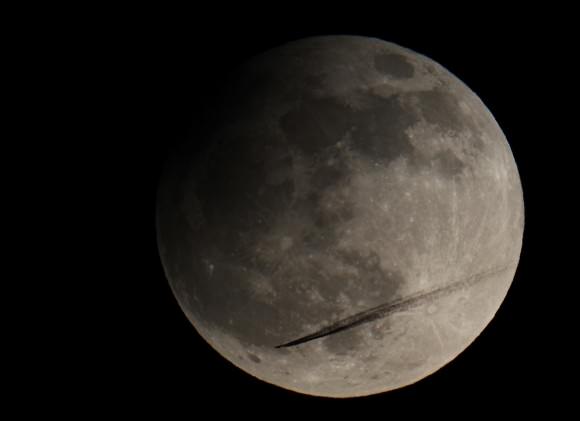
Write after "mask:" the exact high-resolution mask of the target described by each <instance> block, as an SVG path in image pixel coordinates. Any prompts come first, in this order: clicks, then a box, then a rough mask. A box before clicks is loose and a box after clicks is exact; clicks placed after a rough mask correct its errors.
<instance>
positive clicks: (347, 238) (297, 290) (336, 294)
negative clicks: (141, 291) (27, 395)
mask: <svg viewBox="0 0 580 421" xmlns="http://www.w3.org/2000/svg"><path fill="white" fill-rule="evenodd" d="M209 111H210V112H209V113H208V118H207V119H206V122H205V124H204V128H203V129H201V128H200V130H199V133H198V141H196V142H192V144H193V143H195V145H197V146H196V147H190V146H191V145H187V144H186V145H184V147H183V148H182V149H181V150H179V151H178V152H176V154H175V155H174V156H173V157H172V158H171V159H170V160H169V161H168V165H167V167H166V170H165V173H164V176H163V178H162V181H161V183H160V188H159V196H158V213H157V218H158V219H157V228H158V244H159V250H160V254H161V258H162V262H163V266H164V268H165V273H166V275H167V278H168V279H169V282H170V284H171V287H172V289H173V292H174V293H175V296H176V298H177V300H178V302H179V304H180V305H181V307H182V309H183V311H184V312H185V313H186V315H187V317H188V318H189V320H190V321H191V323H192V324H193V325H194V326H195V328H196V329H197V330H198V332H199V333H200V334H201V335H202V336H203V338H205V339H206V340H207V342H208V343H209V344H210V345H211V346H212V347H213V348H215V349H216V350H217V351H218V352H219V353H220V354H221V355H223V356H224V357H225V358H227V359H228V360H229V361H231V362H232V363H233V364H235V365H236V366H238V367H240V368H241V369H243V370H245V371H246V372H248V373H250V374H252V375H254V376H256V377H258V378H260V379H262V380H265V381H267V382H270V383H273V384H275V385H278V386H281V387H284V388H287V389H291V390H294V391H298V392H302V393H307V394H313V395H322V396H332V397H350V396H361V395H368V394H373V393H379V392H384V391H387V390H391V389H395V388H398V387H402V386H405V385H408V384H411V383H413V382H415V381H417V380H420V379H421V378H424V377H425V376H427V375H429V374H431V373H433V372H434V371H436V370H437V369H439V368H440V367H442V366H443V365H444V364H446V363H447V362H449V361H451V360H452V359H453V358H454V357H455V356H457V355H458V354H459V353H460V352H461V351H462V350H463V349H465V348H466V347H467V346H468V345H469V344H470V343H471V342H472V341H473V340H474V339H475V338H476V337H477V335H479V333H480V332H481V331H482V330H483V329H484V327H485V326H486V325H487V324H488V322H489V321H490V320H491V319H492V317H493V316H494V314H495V312H496V311H497V309H498V307H499V306H500V304H501V302H502V300H503V298H504V297H505V295H506V292H507V290H508V288H509V286H510V283H511V281H512V279H513V276H514V272H515V270H516V266H517V262H518V259H519V254H520V249H521V242H522V233H523V225H524V212H523V200H522V190H521V185H520V180H519V176H518V172H517V168H516V165H515V162H514V158H513V156H512V153H511V150H510V148H509V145H508V143H507V141H506V139H505V137H504V135H503V134H502V131H501V130H500V128H499V127H498V124H497V123H496V121H495V120H494V118H493V117H492V115H491V114H490V112H489V111H488V110H487V108H486V107H485V106H484V105H483V103H482V102H481V101H480V100H479V99H478V97H477V96H476V95H475V94H474V93H473V92H472V91H471V90H469V89H468V88H467V87H466V86H465V85H464V84H463V83H462V82H461V81H459V80H458V79H457V78H456V77H454V76H453V75H451V74H450V73H449V72H448V71H447V70H445V69H444V68H443V67H441V66H440V65H438V64H437V63H435V62H433V61H432V60H430V59H428V58H426V57H424V56H422V55H419V54H417V53H414V52H412V51H410V50H408V49H405V48H402V47H399V46H397V45H394V44H391V43H387V42H384V41H381V40H378V39H371V38H363V37H354V36H331V37H316V38H310V39H304V40H300V41H296V42H292V43H290V44H286V45H284V46H282V47H279V48H276V49H274V50H271V51H269V52H267V53H265V54H262V55H260V56H258V57H255V58H253V59H252V60H250V61H249V62H247V63H246V64H244V65H242V66H241V67H240V68H239V69H237V70H236V71H235V72H233V74H232V77H231V78H229V79H228V80H227V81H224V82H223V89H222V90H221V92H220V94H219V96H218V98H217V100H216V101H214V103H213V105H212V106H211V109H210V110H209ZM200 140H202V142H200ZM200 144H203V145H205V146H203V147H199V145H200ZM368 314H372V316H368ZM357 320H358V321H357ZM353 321H354V323H351V322H353ZM349 323H350V324H349ZM333 326H334V327H336V326H342V327H341V328H340V329H335V330H334V331H333V332H330V331H331V330H332V327H333ZM317 332H326V334H324V335H318V336H317V337H315V338H312V337H311V339H308V340H303V341H296V340H298V339H300V338H309V336H308V335H312V334H315V333H317ZM328 332H330V333H328ZM312 336H316V335H312ZM284 344H286V346H281V345H284Z"/></svg>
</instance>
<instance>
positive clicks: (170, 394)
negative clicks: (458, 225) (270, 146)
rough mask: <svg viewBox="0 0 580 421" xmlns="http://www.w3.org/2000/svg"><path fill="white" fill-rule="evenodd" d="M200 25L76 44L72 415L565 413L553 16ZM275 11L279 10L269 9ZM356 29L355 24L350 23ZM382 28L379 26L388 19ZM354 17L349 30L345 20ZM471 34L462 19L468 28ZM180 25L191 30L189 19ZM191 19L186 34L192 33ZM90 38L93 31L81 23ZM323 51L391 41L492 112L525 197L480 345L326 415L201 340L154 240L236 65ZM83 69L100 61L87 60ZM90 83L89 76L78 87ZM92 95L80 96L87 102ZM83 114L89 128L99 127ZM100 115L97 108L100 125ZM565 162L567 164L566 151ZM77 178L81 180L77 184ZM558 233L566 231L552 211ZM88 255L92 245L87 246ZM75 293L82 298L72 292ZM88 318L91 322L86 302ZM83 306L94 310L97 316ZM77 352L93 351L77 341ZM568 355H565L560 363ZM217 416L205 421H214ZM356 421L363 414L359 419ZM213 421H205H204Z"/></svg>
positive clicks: (316, 403)
mask: <svg viewBox="0 0 580 421" xmlns="http://www.w3.org/2000/svg"><path fill="white" fill-rule="evenodd" d="M224 8H225V10H226V11H227V13H225V14H226V15H227V16H224V14H223V13H218V12H214V13H208V12H205V11H191V12H189V14H187V16H172V17H169V18H167V17H163V18H162V17H160V16H157V15H156V14H155V11H154V10H149V11H148V13H145V14H142V13H141V11H138V10H135V11H131V12H130V13H124V14H122V15H119V16H118V17H116V15H115V13H111V15H110V16H107V19H104V20H102V21H99V22H98V23H97V24H94V23H93V26H91V29H90V30H89V34H88V35H89V36H88V37H87V38H86V40H83V41H81V42H80V43H79V47H78V48H79V49H80V51H82V52H83V53H85V54H83V58H82V60H81V62H80V64H79V65H78V66H79V67H80V68H82V69H83V70H86V75H87V77H86V80H84V81H83V82H84V83H83V84H82V85H81V87H80V88H79V89H80V93H79V95H80V96H81V97H85V99H86V98H87V97H88V98H89V99H92V98H94V104H92V107H94V108H95V110H94V111H91V113H93V115H91V121H92V123H91V124H92V125H91V126H89V129H88V132H89V134H90V136H84V134H83V133H87V130H85V131H84V132H81V135H82V136H81V137H80V138H79V140H80V145H78V146H77V149H76V154H75V156H76V159H75V160H74V165H75V166H78V167H79V168H82V169H83V170H85V171H86V170H87V169H88V172H89V177H88V180H87V179H83V181H82V182H81V181H75V180H72V185H73V187H75V182H76V187H77V188H78V189H79V190H83V191H85V192H87V191H88V192H89V193H90V194H89V195H88V196H89V197H87V198H86V199H85V200H86V201H83V202H82V207H83V209H84V210H87V211H88V213H89V214H90V215H91V216H90V217H89V218H88V219H86V218H85V219H83V220H82V221H80V222H79V229H80V230H81V232H82V237H84V243H83V244H86V243H88V245H86V246H82V247H81V246H79V247H80V248H81V253H82V254H85V255H87V256H89V257H90V259H89V260H90V264H89V265H88V266H85V267H84V271H83V272H82V278H83V280H82V283H83V284H85V283H86V281H85V280H84V279H89V280H90V281H89V283H90V286H89V288H88V290H86V291H85V289H84V288H83V289H82V291H83V292H80V290H79V291H78V292H77V293H78V294H83V296H84V297H87V298H88V299H87V300H86V301H82V303H83V304H82V305H81V308H80V309H79V310H78V311H77V312H75V313H72V316H71V318H72V319H73V320H72V321H73V324H74V326H75V328H74V332H75V333H74V334H73V337H74V338H76V337H78V338H79V340H78V341H76V340H75V342H76V345H75V347H74V348H72V349H69V351H68V353H67V358H68V363H71V365H72V366H73V370H71V371H73V376H72V379H74V380H71V386H72V389H73V390H74V393H73V395H71V396H74V397H75V398H74V399H75V400H77V399H78V400H79V401H81V402H87V405H90V407H92V408H109V407H110V408H113V407H119V406H121V407H124V408H128V409H129V410H133V409H141V410H143V409H145V410H146V411H147V410H148V409H149V408H152V407H161V408H165V409H166V410H170V409H171V410H177V411H178V412H182V413H183V414H185V415H188V414H200V413H202V411H204V410H208V411H211V413H212V414H215V416H218V417H219V416H222V415H223V414H239V416H242V417H244V416H247V415H252V416H258V417H259V418H261V417H262V416H263V417H264V418H266V417H274V416H276V417H278V416H282V415H288V414H291V415H294V416H308V414H310V411H312V410H316V411H323V412H320V413H324V414H327V415H339V414H347V415H348V414H355V415H356V416H357V417H362V416H370V414H371V412H367V411H381V412H372V413H373V414H375V413H376V414H382V415H381V416H390V415H393V414H402V413H403V411H404V412H405V414H409V411H411V412H414V411H416V410H420V411H422V410H427V411H434V412H435V413H436V412H438V411H443V412H447V413H456V414H464V413H465V410H466V409H469V410H470V413H473V411H474V410H475V411H479V410H480V409H486V408H487V409H492V410H495V409H496V408H500V407H501V408H503V407H506V406H507V407H512V408H515V409H520V408H527V409H532V410H533V409H534V408H537V407H550V408H551V407H555V408H557V407H559V404H557V403H556V402H560V401H561V400H566V398H564V396H565V394H566V393H567V391H568V390H569V386H567V385H566V383H565V382H564V381H563V380H562V377H563V375H564V376H566V374H567V372H566V371H561V369H559V368H557V364H558V362H559V361H560V360H561V359H564V358H565V357H564V356H563V350H564V349H566V348H568V346H567V345H566V343H565V342H566V341H563V340H562V339H561V336H560V331H559V328H558V326H559V323H558V322H557V320H558V317H559V314H558V313H559V311H560V310H559V308H558V306H557V305H555V303H557V302H558V300H559V296H560V295H561V293H560V292H557V291H556V290H555V289H554V288H552V287H550V285H554V282H557V279H559V278H560V276H561V275H560V274H559V273H558V269H557V267H555V266H554V264H553V262H552V261H551V260H550V259H552V258H553V257H554V256H555V255H558V256H560V255H562V254H563V253H565V250H561V248H562V246H561V244H560V243H558V242H556V241H555V240H554V239H553V238H552V234H553V230H554V229H555V228H554V226H553V225H551V226H550V227H548V224H547V223H546V221H547V220H550V219H552V220H553V219H554V218H556V216H555V213H554V209H553V206H552V205H551V204H553V203H554V202H560V203H561V202H562V199H561V197H563V195H562V194H561V191H560V190H564V189H565V187H563V186H562V187H558V185H559V184H558V183H554V182H553V180H552V178H553V177H554V175H555V176H556V177H560V178H566V175H565V174H564V172H565V170H564V169H563V168H561V166H560V165H559V163H558V162H555V158H554V157H553V156H554V154H555V151H554V150H553V149H551V148H546V143H550V142H555V140H554V139H557V138H558V137H559V136H560V135H559V134H558V133H557V129H556V128H554V125H553V124H546V122H547V121H550V119H551V117H552V115H553V114H554V113H555V112H557V113H559V112H560V111H559V110H558V108H559V107H560V105H559V104H560V103H559V102H558V101H557V100H555V99H554V98H553V97H552V95H553V94H554V92H555V91H556V90H558V89H557V88H556V87H557V86H558V85H559V84H560V81H561V79H562V78H563V77H565V76H564V75H562V73H561V69H558V67H557V65H556V66H555V64H554V62H555V61H556V62H558V60H561V59H562V57H565V56H564V55H563V53H564V52H561V51H560V50H558V45H560V42H559V40H560V38H565V36H564V35H560V32H556V31H555V30H554V29H553V28H557V27H560V26H565V25H564V24H561V23H560V21H559V18H560V15H556V16H551V15H549V14H546V15H544V14H543V13H542V11H537V13H535V14H534V15H526V13H523V12H522V13H518V14H516V15H515V16H512V17H509V18H507V17H504V16H503V13H500V11H497V13H496V14H495V16H490V17H486V18H482V19H481V22H478V21H477V20H472V19H471V18H473V17H474V16H476V15H477V16H479V12H478V11H477V10H474V11H465V12H464V14H463V15H460V16H459V17H454V16H449V17H448V19H447V20H441V19H439V18H438V19H430V17H429V14H428V13H426V14H425V15H424V16H423V20H422V21H421V22H419V21H417V20H416V19H415V18H411V16H413V15H412V14H401V15H397V14H395V13H393V14H388V13H386V11H377V14H378V15H381V13H382V15H383V16H387V15H388V18H387V17H385V19H380V18H379V19H376V20H377V22H373V21H371V19H369V18H368V17H367V18H366V19H362V20H359V21H357V20H356V19H354V18H353V19H348V20H347V19H344V21H346V22H348V23H346V24H344V23H338V22H337V20H336V19H334V18H331V17H329V16H327V17H326V18H324V19H323V18H320V19H311V21H310V22H306V20H302V19H298V18H296V17H291V16H287V15H286V14H285V13H283V7H282V6H281V7H280V10H259V11H255V12H252V11H249V10H244V11H243V12H244V14H243V15H240V14H238V13H242V11H237V10H232V9H231V8H230V7H229V6H225V5H224ZM274 9H277V7H274ZM347 12H348V11H347ZM379 12H381V13H379ZM347 15H348V13H347ZM467 17H469V19H467ZM179 18H180V19H179ZM184 18H185V19H184ZM77 25H79V26H83V22H82V21H79V22H78V23H77ZM327 34H354V35H366V36H374V37H378V38H382V39H384V40H387V41H391V42H395V43H397V44H400V45H402V46H404V47H407V48H410V49H412V50H415V51H417V52H419V53H422V54H424V55H426V56H428V57H430V58H432V59H434V60H435V61H437V62H439V63H440V64H442V65H443V66H444V67H446V68H447V69H448V70H450V71H451V72H452V73H454V74H455V75H456V76H457V77H459V78H460V79H461V80H462V81H464V82H465V83H466V84H467V85H468V86H469V87H470V88H471V89H472V90H474V91H475V93H476V94H477V95H478V96H479V97H480V98H481V99H482V100H483V102H484V103H485V104H486V105H487V107H488V108H489V109H490V110H491V112H492V113H493V114H494V116H495V118H496V120H497V121H498V123H499V125H500V126H501V128H502V129H503V131H504V133H505V135H506V137H507V139H508V141H509V143H510V146H511V148H512V151H513V154H514V156H515V160H516V162H517V164H518V169H519V171H520V175H521V179H522V184H523V188H524V200H525V207H526V227H525V235H524V245H523V250H522V255H521V260H520V265H519V267H518V270H517V274H516V277H515V280H514V282H513V285H512V287H511V289H510V291H509V293H508V295H507V298H506V300H505V302H504V304H503V305H502V306H501V308H500V309H499V311H498V313H497V315H496V317H495V318H494V319H493V321H492V322H491V324H490V325H489V326H488V328H487V329H485V330H484V332H483V333H482V334H481V335H480V337H479V338H478V339H477V340H476V341H475V342H474V343H473V344H472V345H471V346H470V347H469V348H468V349H467V350H466V351H465V352H463V353H462V354H461V355H460V356H459V357H457V358H456V359H455V360H454V361H453V362H451V363H450V364H448V365H447V366H445V367H444V368H442V369H441V370H439V371H437V372H436V373H434V374H433V375H431V376H429V377H427V378H426V379H424V380H422V381H420V382H419V383H417V384H415V385H412V386H408V387H405V388H403V389H400V390H396V391H392V392H389V393H386V394H381V395H374V396H370V397H365V398H357V399H348V400H332V399H325V398H316V397H309V396H305V395H300V394H296V393H293V392H289V391H286V390H284V389H280V388H278V387H275V386H271V385H268V384H266V383H263V382H261V381H259V380H257V379H255V378H253V377H251V376H249V375H248V374H246V373H244V372H242V371H241V370H239V369H237V368H236V367H234V366H233V365H231V364H230V363H229V362H227V361H226V360H225V359H223V358H222V357H221V356H219V355H218V354H217V353H216V352H215V351H214V350H213V349H211V348H210V347H209V345H207V344H206V343H205V342H204V341H203V340H202V339H201V337H200V336H199V335H198V334H197V332H196V331H195V329H194V328H193V327H192V325H191V324H190V323H189V322H188V320H187V319H186V317H185V316H184V314H183V313H182V312H181V310H180V308H179V306H178V304H177V302H176V300H175V299H174V297H173V295H172V293H171V290H170V288H169V285H168V283H167V281H166V279H165V277H164V273H163V268H162V266H161V262H160V260H159V256H158V252H157V245H156V236H155V196H156V188H157V181H158V178H159V176H160V173H161V166H162V163H163V161H164V158H165V156H166V154H167V153H168V151H169V150H170V149H171V147H173V146H174V145H175V144H177V143H178V142H180V141H182V140H184V139H187V138H193V139H195V134H196V124H197V118H198V117H199V115H200V113H201V112H202V111H203V109H204V104H206V103H207V100H208V98H211V96H212V92H215V89H216V88H217V87H219V85H220V80H223V77H224V76H225V75H226V73H227V72H228V71H231V70H232V69H233V67H234V66H235V65H236V63H239V62H240V61H241V60H243V59H245V58H248V57H250V56H252V55H254V54H256V53H259V52H261V51H263V50H265V49H268V48H271V47H274V46H276V45H279V44H281V43H284V42H287V41H290V40H294V39H298V38H302V37H306V36H311V35H327ZM87 52H89V54H86V53H87ZM82 74H85V73H82ZM85 87H86V88H85ZM88 110H89V109H88V108H87V113H86V114H89V111H88ZM91 110H93V108H91ZM559 153H560V154H561V153H562V151H561V150H560V152H559ZM73 178H74V177H73ZM557 215H558V216H557V217H558V218H564V214H562V213H560V211H557ZM87 240H88V241H87ZM79 282H80V281H79ZM85 302H86V303H87V304H86V305H85V304H84V303H85ZM89 302H90V305H89V304H88V303H89ZM81 337H82V339H80V338H81ZM561 351H562V352H561ZM208 416H209V415H208ZM353 416H354V415H353ZM202 418H203V419H205V417H203V416H202Z"/></svg>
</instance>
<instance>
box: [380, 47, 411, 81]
mask: <svg viewBox="0 0 580 421" xmlns="http://www.w3.org/2000/svg"><path fill="white" fill-rule="evenodd" d="M375 69H377V71H378V72H380V73H382V74H384V75H387V76H392V77H394V78H397V79H407V78H410V77H413V75H414V74H415V69H414V68H413V66H412V65H411V64H410V63H409V62H408V61H407V59H406V58H405V57H404V56H402V55H400V54H393V53H381V54H379V55H377V56H376V57H375Z"/></svg>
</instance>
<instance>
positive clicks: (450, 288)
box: [276, 265, 511, 348]
mask: <svg viewBox="0 0 580 421" xmlns="http://www.w3.org/2000/svg"><path fill="white" fill-rule="evenodd" d="M509 267H511V265H507V266H503V267H500V268H498V269H494V270H491V271H488V272H483V273H480V274H477V275H474V276H471V277H469V278H467V279H462V280H460V281H456V282H453V283H450V284H448V285H445V286H442V287H439V288H435V289H433V290H431V291H426V292H425V291H423V292H418V293H415V294H412V295H410V296H408V297H405V298H400V299H397V300H395V301H392V302H390V303H386V304H381V305H379V306H376V307H373V308H371V309H369V310H365V311H362V312H360V313H356V314H354V315H352V316H349V317H346V318H344V319H342V320H339V321H337V322H335V323H333V324H331V325H329V326H327V327H325V328H322V329H320V330H318V331H316V332H314V333H311V334H309V335H306V336H303V337H301V338H298V339H295V340H293V341H290V342H286V343H284V344H281V345H278V346H276V348H288V347H291V346H296V345H300V344H303V343H305V342H309V341H312V340H314V339H318V338H322V337H324V336H328V335H332V334H333V333H337V332H341V331H343V330H346V329H350V328H353V327H356V326H360V325H362V324H365V323H369V322H372V321H374V320H377V319H381V318H383V317H385V316H388V315H390V314H393V313H396V312H398V311H404V310H409V309H411V308H414V307H418V306H419V305H421V304H423V303H425V302H427V301H430V300H433V299H437V298H440V297H444V296H446V295H449V294H451V293H453V292H455V291H458V290H460V289H463V288H467V287H469V286H472V285H475V284H476V283H478V282H479V281H481V280H482V279H485V278H487V277H488V276H491V275H495V274H497V273H500V272H503V271H504V270H506V269H508V268H509Z"/></svg>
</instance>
